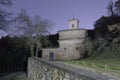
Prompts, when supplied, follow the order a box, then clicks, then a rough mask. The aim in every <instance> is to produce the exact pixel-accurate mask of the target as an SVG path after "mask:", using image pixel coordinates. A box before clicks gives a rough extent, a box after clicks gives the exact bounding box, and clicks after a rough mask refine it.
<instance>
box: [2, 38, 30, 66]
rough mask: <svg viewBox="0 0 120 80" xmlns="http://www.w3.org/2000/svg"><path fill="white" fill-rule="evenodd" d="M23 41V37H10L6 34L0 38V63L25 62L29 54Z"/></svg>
mask: <svg viewBox="0 0 120 80" xmlns="http://www.w3.org/2000/svg"><path fill="white" fill-rule="evenodd" d="M25 43H26V42H25V38H18V37H14V38H10V37H9V36H7V37H5V38H2V39H0V65H3V64H8V65H11V64H16V63H19V64H21V63H25V62H27V58H28V57H29V56H30V54H29V48H27V47H26V45H25Z"/></svg>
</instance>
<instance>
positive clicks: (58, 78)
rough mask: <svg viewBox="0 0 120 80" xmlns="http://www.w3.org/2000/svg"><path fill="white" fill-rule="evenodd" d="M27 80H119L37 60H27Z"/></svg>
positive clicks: (54, 62) (56, 63)
mask: <svg viewBox="0 0 120 80" xmlns="http://www.w3.org/2000/svg"><path fill="white" fill-rule="evenodd" d="M28 80H119V79H115V78H113V77H108V76H106V75H103V74H101V73H97V72H92V71H88V70H85V69H82V68H77V67H73V66H68V65H66V64H63V63H60V62H56V61H47V60H43V59H38V58H29V60H28Z"/></svg>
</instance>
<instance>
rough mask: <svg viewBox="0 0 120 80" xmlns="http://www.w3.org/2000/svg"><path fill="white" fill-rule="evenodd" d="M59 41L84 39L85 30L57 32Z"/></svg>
mask: <svg viewBox="0 0 120 80" xmlns="http://www.w3.org/2000/svg"><path fill="white" fill-rule="evenodd" d="M58 34H59V40H63V39H71V38H72V39H74V38H85V37H86V35H87V30H85V29H71V30H62V31H58Z"/></svg>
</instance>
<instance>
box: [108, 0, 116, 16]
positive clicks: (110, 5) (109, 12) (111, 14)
mask: <svg viewBox="0 0 120 80" xmlns="http://www.w3.org/2000/svg"><path fill="white" fill-rule="evenodd" d="M107 10H108V14H109V15H110V16H114V15H115V13H114V6H113V1H112V0H111V1H110V2H109V4H108V6H107Z"/></svg>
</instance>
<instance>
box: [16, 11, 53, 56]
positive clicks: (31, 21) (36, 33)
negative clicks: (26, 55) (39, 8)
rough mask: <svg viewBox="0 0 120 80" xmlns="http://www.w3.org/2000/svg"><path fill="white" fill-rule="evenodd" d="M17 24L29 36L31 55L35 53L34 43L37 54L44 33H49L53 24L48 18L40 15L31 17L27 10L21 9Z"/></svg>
mask: <svg viewBox="0 0 120 80" xmlns="http://www.w3.org/2000/svg"><path fill="white" fill-rule="evenodd" d="M15 20H16V24H17V26H18V27H19V29H21V30H22V31H23V32H24V36H25V37H27V43H28V45H29V46H30V50H31V51H30V52H31V56H33V55H34V54H33V53H34V50H33V48H34V44H35V45H36V55H37V53H38V47H39V48H41V41H40V39H41V38H42V36H43V35H45V34H47V33H48V29H50V28H51V26H52V24H51V23H50V22H49V21H48V20H44V19H42V18H41V17H39V16H37V15H36V16H34V17H31V16H30V15H29V14H28V13H27V12H26V10H21V12H20V13H19V14H18V16H17V18H16V19H15Z"/></svg>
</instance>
